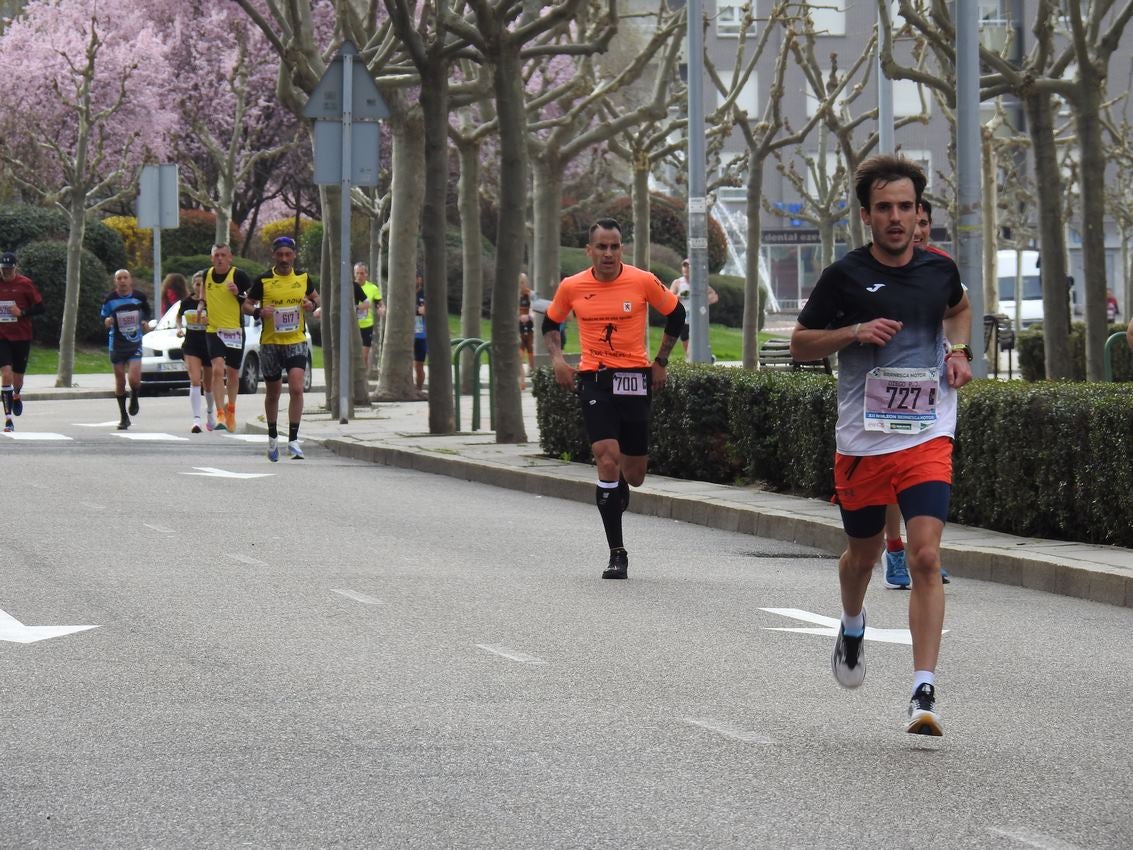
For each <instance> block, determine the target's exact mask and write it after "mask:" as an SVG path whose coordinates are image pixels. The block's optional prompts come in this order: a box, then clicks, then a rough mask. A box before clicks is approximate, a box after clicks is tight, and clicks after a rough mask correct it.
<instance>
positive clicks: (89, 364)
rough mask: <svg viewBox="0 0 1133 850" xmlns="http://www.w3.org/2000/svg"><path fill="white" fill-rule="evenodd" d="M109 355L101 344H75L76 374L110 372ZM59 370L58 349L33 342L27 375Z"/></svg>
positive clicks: (51, 373) (47, 373)
mask: <svg viewBox="0 0 1133 850" xmlns="http://www.w3.org/2000/svg"><path fill="white" fill-rule="evenodd" d="M110 371H112V370H111V368H110V355H109V354H108V353H107V351H106V348H105V347H103V346H89V345H88V346H76V347H75V369H74V372H75V374H76V375H96V374H100V373H102V372H110ZM58 372H59V351H58V350H57V349H54V348H47V347H46V346H44V345H40V344H39V343H33V344H32V347H31V357H29V358H28V374H29V375H55V374H57V373H58Z"/></svg>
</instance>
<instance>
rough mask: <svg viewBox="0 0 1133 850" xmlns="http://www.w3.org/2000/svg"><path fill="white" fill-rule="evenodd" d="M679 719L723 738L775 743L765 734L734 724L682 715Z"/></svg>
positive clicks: (750, 742)
mask: <svg viewBox="0 0 1133 850" xmlns="http://www.w3.org/2000/svg"><path fill="white" fill-rule="evenodd" d="M681 720H683V721H684V722H685V723H688V724H690V725H692V726H699V727H700V728H701V729H707V730H708V731H709V732H714V733H715V734H717V735H723V736H724V737H725V738H731V739H732V740H733V741H742V742H743V743H745V744H774V743H775V742H774V741H772V740H771V739H770V738H768V737H767V736H766V735H760V734H759V733H758V732H753V731H751V730H750V729H740V728H738V727H736V726H732V725H731V724H730V723H717V722H716V721H714V720H699V719H697V718H695V717H682V718H681Z"/></svg>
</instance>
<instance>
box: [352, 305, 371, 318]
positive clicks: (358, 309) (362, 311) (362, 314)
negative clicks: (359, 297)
mask: <svg viewBox="0 0 1133 850" xmlns="http://www.w3.org/2000/svg"><path fill="white" fill-rule="evenodd" d="M354 313H355V315H356V316H357V317H358V321H362V320H363V319H365V318H366V317H367V316H368V315H370V302H369V301H363V302H362V303H361V304H358V305H356V306H355V307H354Z"/></svg>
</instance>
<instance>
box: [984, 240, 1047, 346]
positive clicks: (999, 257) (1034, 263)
mask: <svg viewBox="0 0 1133 850" xmlns="http://www.w3.org/2000/svg"><path fill="white" fill-rule="evenodd" d="M1018 256H1019V255H1018V254H1017V253H1016V252H1015V251H1010V250H1003V251H999V252H998V253H997V254H996V258H995V259H996V269H997V270H996V276H997V277H998V278H999V312H1000V313H1002V314H1003V315H1005V316H1007V318H1009V319H1011V321H1013V322H1016V319H1018V321H1017V322H1016V325H1017V326H1016V328H1015V330H1021V329H1022V328H1027V327H1030V326H1031V325H1034V324H1037V323H1038V322H1041V321H1042V320H1043V287H1042V278H1041V277H1040V275H1039V252H1038V251H1032V250H1027V251H1023V252H1022V259H1023V266H1022V268H1023V275H1022V277H1023V301H1022V303H1021V304H1020V305H1019V308H1018V309H1019V315H1018V316H1016V315H1015V309H1016V307H1015V281H1016V272H1017V269H1018V268H1019V266H1018V265H1017V262H1016V260H1017V259H1018ZM1019 326H1021V327H1019Z"/></svg>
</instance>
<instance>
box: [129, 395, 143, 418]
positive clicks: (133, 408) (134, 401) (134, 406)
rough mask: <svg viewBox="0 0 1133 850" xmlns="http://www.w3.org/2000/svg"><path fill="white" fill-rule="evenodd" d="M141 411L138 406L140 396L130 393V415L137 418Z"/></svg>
mask: <svg viewBox="0 0 1133 850" xmlns="http://www.w3.org/2000/svg"><path fill="white" fill-rule="evenodd" d="M139 410H141V407H140V405H139V404H138V394H137V393H130V415H131V416H137V415H138V411H139Z"/></svg>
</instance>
